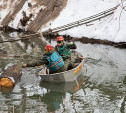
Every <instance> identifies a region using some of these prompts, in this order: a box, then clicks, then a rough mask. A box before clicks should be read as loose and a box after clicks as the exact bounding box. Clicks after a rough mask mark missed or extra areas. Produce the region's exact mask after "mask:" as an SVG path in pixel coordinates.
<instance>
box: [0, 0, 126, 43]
mask: <svg viewBox="0 0 126 113" xmlns="http://www.w3.org/2000/svg"><path fill="white" fill-rule="evenodd" d="M28 2H30V3H31V4H35V1H32V0H28V1H26V3H25V4H24V6H23V7H22V9H21V10H20V12H19V13H18V14H17V15H16V17H15V19H14V20H12V21H11V22H10V23H9V26H11V27H13V28H22V26H21V25H20V19H22V18H23V16H22V12H23V11H25V12H26V15H27V16H29V14H30V13H32V14H34V17H33V18H31V20H33V19H34V18H35V17H36V15H37V13H38V11H39V10H40V9H44V8H46V6H38V7H36V8H35V9H32V10H30V9H29V7H28ZM8 3H9V1H8V2H7V4H8ZM1 4H3V0H2V1H1V2H0V5H1ZM119 4H120V6H119V7H118V8H117V9H116V10H115V12H114V14H112V15H109V16H107V17H105V18H102V19H101V20H100V21H99V20H97V21H95V22H91V23H89V24H88V26H86V25H81V26H79V27H74V28H72V29H69V30H66V31H62V32H59V34H60V35H70V36H72V37H78V38H81V37H88V38H95V39H102V40H109V41H113V42H126V32H125V31H126V23H125V20H126V8H125V9H123V10H122V7H124V6H126V0H114V1H113V0H68V2H67V5H66V7H65V8H64V9H63V11H62V12H61V13H60V15H59V16H58V17H57V18H56V19H55V20H54V21H51V22H49V23H47V25H45V28H43V27H44V26H42V28H41V29H40V30H39V31H44V30H46V29H49V28H51V29H52V28H55V27H59V26H62V25H66V24H69V23H72V22H75V21H78V20H81V19H84V18H87V17H89V16H92V15H95V14H98V13H100V12H102V11H105V10H108V9H110V8H113V7H115V6H117V5H119ZM8 11H10V9H9V8H8V7H7V8H6V9H3V10H2V11H0V25H1V22H2V20H3V19H4V17H5V16H6V15H7V14H8ZM29 23H30V21H29V22H28V24H29ZM47 26H48V27H47ZM23 29H27V26H26V27H24V28H23Z"/></svg>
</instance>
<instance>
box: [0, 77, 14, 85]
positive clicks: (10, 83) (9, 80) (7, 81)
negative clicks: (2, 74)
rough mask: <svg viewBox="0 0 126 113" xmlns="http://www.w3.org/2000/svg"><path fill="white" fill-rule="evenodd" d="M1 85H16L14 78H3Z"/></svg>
mask: <svg viewBox="0 0 126 113" xmlns="http://www.w3.org/2000/svg"><path fill="white" fill-rule="evenodd" d="M0 85H1V86H3V87H13V86H14V84H13V82H12V80H11V79H9V78H1V79H0Z"/></svg>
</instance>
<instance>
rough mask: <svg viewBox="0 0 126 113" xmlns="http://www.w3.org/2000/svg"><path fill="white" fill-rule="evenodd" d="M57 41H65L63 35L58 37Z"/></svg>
mask: <svg viewBox="0 0 126 113" xmlns="http://www.w3.org/2000/svg"><path fill="white" fill-rule="evenodd" d="M56 41H64V38H63V37H62V36H59V37H57V39H56Z"/></svg>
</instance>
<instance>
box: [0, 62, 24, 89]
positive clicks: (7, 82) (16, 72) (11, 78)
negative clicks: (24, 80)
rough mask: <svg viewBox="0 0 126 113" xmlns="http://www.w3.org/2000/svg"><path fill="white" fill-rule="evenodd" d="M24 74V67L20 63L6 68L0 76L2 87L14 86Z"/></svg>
mask: <svg viewBox="0 0 126 113" xmlns="http://www.w3.org/2000/svg"><path fill="white" fill-rule="evenodd" d="M21 75H22V69H21V67H20V66H19V65H17V64H14V65H12V66H9V67H8V68H7V69H5V70H4V71H3V72H2V74H1V76H0V86H1V87H14V86H15V84H16V83H17V82H18V79H19V78H20V77H21Z"/></svg>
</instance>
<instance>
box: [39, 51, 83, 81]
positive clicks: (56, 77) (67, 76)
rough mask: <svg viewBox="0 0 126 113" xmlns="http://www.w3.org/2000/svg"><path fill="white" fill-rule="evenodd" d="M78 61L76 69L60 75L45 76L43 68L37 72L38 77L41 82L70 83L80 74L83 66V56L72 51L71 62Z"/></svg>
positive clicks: (45, 72)
mask: <svg viewBox="0 0 126 113" xmlns="http://www.w3.org/2000/svg"><path fill="white" fill-rule="evenodd" d="M73 59H74V60H75V59H79V60H77V62H75V63H77V67H75V68H73V69H71V70H67V71H64V72H60V73H53V74H47V73H48V71H47V69H46V67H43V69H42V70H41V71H39V73H38V75H39V76H40V77H41V78H42V81H48V82H70V81H74V80H76V79H77V78H78V77H79V76H80V75H81V73H82V67H83V65H84V58H83V56H82V55H81V54H80V53H79V52H77V51H72V54H71V60H73Z"/></svg>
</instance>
